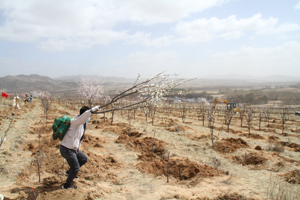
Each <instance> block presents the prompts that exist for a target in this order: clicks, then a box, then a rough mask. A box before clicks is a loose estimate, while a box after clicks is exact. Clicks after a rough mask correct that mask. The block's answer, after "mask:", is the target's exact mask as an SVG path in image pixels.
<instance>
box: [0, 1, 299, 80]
mask: <svg viewBox="0 0 300 200" xmlns="http://www.w3.org/2000/svg"><path fill="white" fill-rule="evenodd" d="M165 69H167V72H168V73H178V74H180V77H185V78H192V77H205V76H207V75H228V74H232V73H235V74H240V75H255V76H257V75H259V76H269V75H287V76H298V77H299V76H300V1H299V0H84V1H83V0H43V1H41V0H0V77H3V76H6V75H18V74H27V75H29V74H40V75H46V76H50V77H60V76H68V75H78V74H85V75H91V74H97V75H102V76H121V77H136V76H137V74H138V73H140V74H142V76H148V75H149V74H152V75H154V74H157V73H159V72H161V71H163V70H165Z"/></svg>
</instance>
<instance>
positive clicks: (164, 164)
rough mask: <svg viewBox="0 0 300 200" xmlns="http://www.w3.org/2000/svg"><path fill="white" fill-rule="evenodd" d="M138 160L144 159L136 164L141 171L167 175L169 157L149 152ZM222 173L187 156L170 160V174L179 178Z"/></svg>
mask: <svg viewBox="0 0 300 200" xmlns="http://www.w3.org/2000/svg"><path fill="white" fill-rule="evenodd" d="M138 160H141V161H143V162H140V163H138V164H137V165H136V168H137V169H139V170H140V171H142V172H146V173H149V174H154V175H155V176H161V175H165V176H167V174H168V172H167V170H168V161H167V159H162V158H159V157H157V156H156V155H155V154H153V153H147V154H142V155H140V156H139V158H138ZM221 174H224V173H223V171H220V170H217V169H214V168H213V167H210V166H208V165H200V164H198V163H195V162H193V161H190V160H189V159H187V158H186V159H182V158H171V159H170V160H169V175H170V176H173V177H174V178H176V179H178V180H189V179H191V178H193V177H196V176H197V178H208V177H213V176H219V175H221Z"/></svg>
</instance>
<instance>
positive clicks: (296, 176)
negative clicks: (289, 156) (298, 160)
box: [282, 170, 300, 184]
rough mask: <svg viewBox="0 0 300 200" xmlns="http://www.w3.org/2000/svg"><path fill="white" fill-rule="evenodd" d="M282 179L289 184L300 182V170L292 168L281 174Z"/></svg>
mask: <svg viewBox="0 0 300 200" xmlns="http://www.w3.org/2000/svg"><path fill="white" fill-rule="evenodd" d="M282 176H283V177H284V180H285V181H286V182H288V183H291V184H300V170H293V171H290V172H287V173H285V174H283V175H282Z"/></svg>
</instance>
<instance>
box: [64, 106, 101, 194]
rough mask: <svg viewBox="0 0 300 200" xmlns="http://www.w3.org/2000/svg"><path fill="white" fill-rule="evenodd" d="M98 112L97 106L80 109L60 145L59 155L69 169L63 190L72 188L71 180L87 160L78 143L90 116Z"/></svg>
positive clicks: (75, 187)
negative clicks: (65, 161)
mask: <svg viewBox="0 0 300 200" xmlns="http://www.w3.org/2000/svg"><path fill="white" fill-rule="evenodd" d="M98 110H99V106H96V107H94V108H92V109H90V108H89V107H87V106H84V107H82V108H81V109H80V115H77V116H75V117H74V118H73V119H72V120H71V125H70V128H69V130H68V131H67V133H66V135H65V136H64V138H63V139H62V141H61V144H60V153H61V155H62V156H63V157H64V158H65V159H66V160H67V162H68V164H69V166H70V169H69V170H68V171H67V174H68V178H67V181H66V183H65V184H64V185H63V186H62V188H63V189H68V188H74V189H77V186H75V185H73V180H74V178H75V177H76V175H77V173H78V172H79V169H80V167H81V166H83V165H84V164H85V163H86V162H87V160H88V158H87V156H86V155H85V154H84V153H83V152H82V151H80V149H79V148H80V143H81V141H82V139H83V137H84V133H85V130H86V123H87V122H88V121H89V119H90V117H91V115H92V114H93V113H94V112H96V111H98Z"/></svg>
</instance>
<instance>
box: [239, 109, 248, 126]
mask: <svg viewBox="0 0 300 200" xmlns="http://www.w3.org/2000/svg"><path fill="white" fill-rule="evenodd" d="M245 109H246V107H245V106H243V109H241V108H240V110H239V114H240V120H241V127H243V119H244V116H245Z"/></svg>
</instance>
